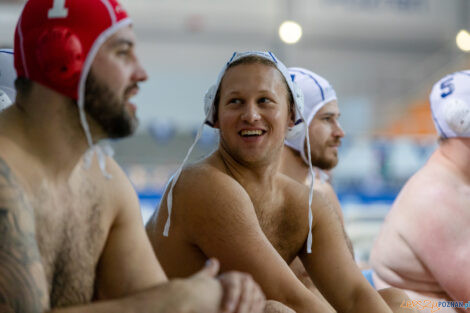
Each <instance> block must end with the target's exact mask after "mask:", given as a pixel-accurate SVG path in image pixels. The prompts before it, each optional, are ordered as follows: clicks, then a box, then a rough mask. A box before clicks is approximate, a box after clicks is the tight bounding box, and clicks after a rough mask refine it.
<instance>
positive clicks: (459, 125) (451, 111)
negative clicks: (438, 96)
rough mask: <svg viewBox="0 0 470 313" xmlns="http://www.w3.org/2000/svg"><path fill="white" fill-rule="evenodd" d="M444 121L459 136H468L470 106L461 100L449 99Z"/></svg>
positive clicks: (446, 104)
mask: <svg viewBox="0 0 470 313" xmlns="http://www.w3.org/2000/svg"><path fill="white" fill-rule="evenodd" d="M443 111H444V119H445V122H446V123H447V125H448V126H449V128H450V129H452V130H453V131H454V132H455V133H456V134H457V135H458V136H468V135H469V131H470V106H469V105H468V104H467V103H465V101H463V100H461V99H449V100H448V101H446V102H445V103H444V107H443Z"/></svg>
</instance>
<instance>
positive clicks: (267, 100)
mask: <svg viewBox="0 0 470 313" xmlns="http://www.w3.org/2000/svg"><path fill="white" fill-rule="evenodd" d="M258 102H259V103H268V102H271V100H270V99H269V98H266V97H263V98H260V99H259V100H258Z"/></svg>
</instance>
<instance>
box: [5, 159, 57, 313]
mask: <svg viewBox="0 0 470 313" xmlns="http://www.w3.org/2000/svg"><path fill="white" fill-rule="evenodd" d="M48 308H49V299H48V292H47V284H46V279H45V275H44V269H43V267H42V263H41V256H40V254H39V248H38V245H37V242H36V236H35V223H34V211H33V208H32V207H31V206H30V205H29V203H28V201H27V199H26V197H25V194H24V192H23V190H22V188H21V187H20V186H19V185H18V183H17V181H16V180H15V178H14V175H13V173H12V172H11V169H10V168H9V167H8V166H7V164H6V163H5V161H3V160H2V159H1V158H0V312H34V313H36V312H44V311H45V310H47V309H48Z"/></svg>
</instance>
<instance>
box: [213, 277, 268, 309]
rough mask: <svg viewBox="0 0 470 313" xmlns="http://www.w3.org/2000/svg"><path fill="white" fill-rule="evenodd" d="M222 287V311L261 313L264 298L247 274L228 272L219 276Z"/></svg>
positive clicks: (264, 301) (264, 302)
mask: <svg viewBox="0 0 470 313" xmlns="http://www.w3.org/2000/svg"><path fill="white" fill-rule="evenodd" d="M218 279H219V281H220V283H221V284H222V287H223V289H224V296H223V300H222V305H221V312H222V313H261V312H263V311H264V306H265V304H266V298H265V296H264V294H263V292H262V291H261V288H260V287H259V286H258V284H257V283H256V282H255V281H254V280H253V278H252V277H251V276H250V275H249V274H244V273H239V272H228V273H224V274H222V275H220V276H219V278H218Z"/></svg>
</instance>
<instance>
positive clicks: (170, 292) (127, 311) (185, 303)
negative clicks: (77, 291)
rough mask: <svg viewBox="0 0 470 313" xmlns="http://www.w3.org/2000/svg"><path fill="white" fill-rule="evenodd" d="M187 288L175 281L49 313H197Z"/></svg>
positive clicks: (49, 312)
mask: <svg viewBox="0 0 470 313" xmlns="http://www.w3.org/2000/svg"><path fill="white" fill-rule="evenodd" d="M186 289H187V286H186V285H185V283H184V282H183V281H180V280H173V281H171V282H168V283H164V284H161V285H159V286H156V287H153V288H150V289H148V290H145V291H142V292H139V293H137V294H134V295H131V296H128V297H125V298H122V299H114V300H105V301H96V302H93V303H90V304H87V305H81V306H75V307H68V308H60V309H53V310H51V311H48V312H47V313H109V312H113V313H174V312H178V313H186V312H195V311H197V308H194V307H192V305H191V304H192V302H191V300H192V298H191V297H186V295H187V293H186Z"/></svg>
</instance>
